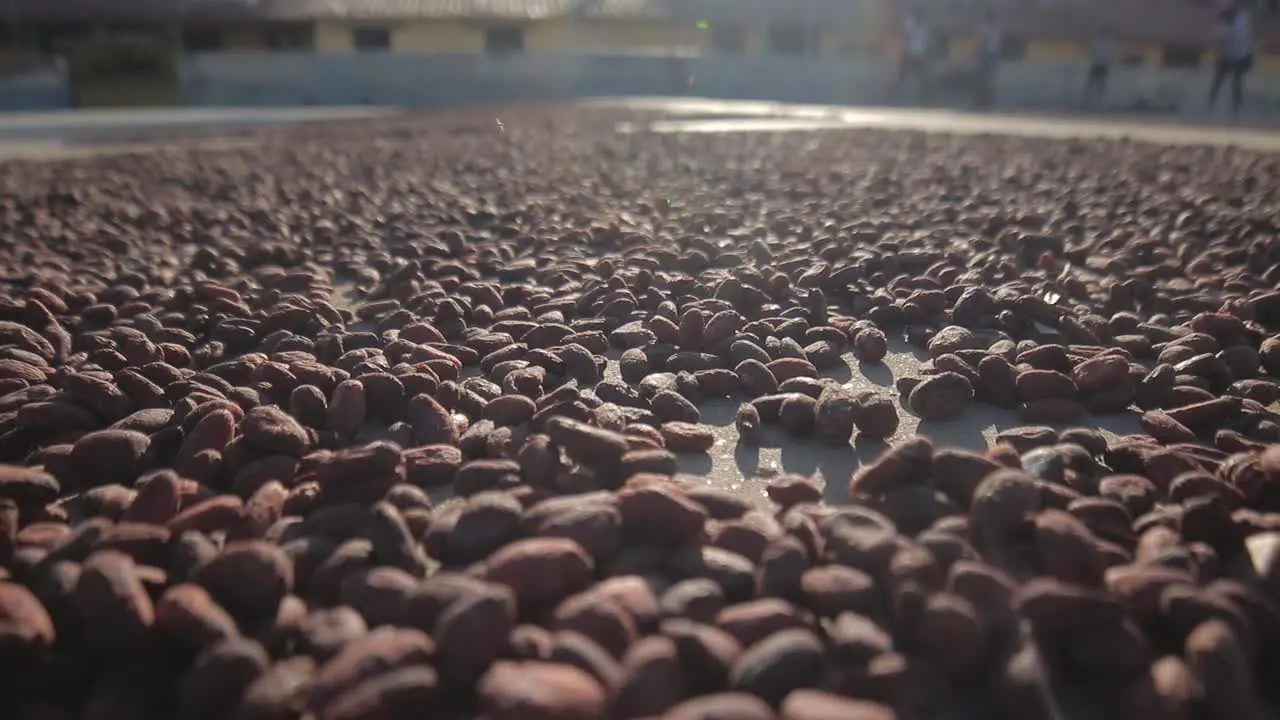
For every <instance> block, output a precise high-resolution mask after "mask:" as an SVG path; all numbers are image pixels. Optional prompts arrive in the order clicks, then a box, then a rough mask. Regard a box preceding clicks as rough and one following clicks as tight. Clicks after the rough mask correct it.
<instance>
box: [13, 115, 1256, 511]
mask: <svg viewBox="0 0 1280 720" xmlns="http://www.w3.org/2000/svg"><path fill="white" fill-rule="evenodd" d="M584 105H586V106H588V107H591V106H598V107H604V108H609V107H612V108H618V107H625V108H630V109H635V110H645V111H659V112H661V113H663V114H665V115H666V116H668V119H666V120H661V121H657V122H654V123H652V124H651V125H650V126H649V127H648V128H647V129H648V130H653V131H660V132H685V133H691V132H721V133H724V132H779V131H796V132H804V131H809V130H815V129H838V128H848V129H850V130H851V131H856V129H857V128H869V127H875V128H886V127H888V128H897V129H903V130H920V131H928V132H955V133H982V134H1014V135H1031V136H1041V137H1053V138H1065V137H1108V138H1118V137H1124V138H1130V139H1133V140H1139V141H1145V142H1155V143H1169V144H1212V145H1235V146H1241V147H1248V148H1251V149H1258V150H1280V132H1277V131H1276V130H1271V129H1268V128H1265V127H1259V126H1258V124H1256V123H1255V124H1253V125H1251V126H1245V125H1237V124H1229V123H1218V124H1206V123H1203V122H1200V123H1189V122H1179V121H1171V120H1165V119H1154V118H1153V119H1146V118H1142V119H1135V118H1131V117H1130V118H1108V117H1100V116H1090V117H1054V116H1037V115H1013V114H1004V113H963V112H951V111H942V110H910V109H897V108H891V109H886V108H841V107H820V106H804V105H782V104H777V103H763V102H734V101H719V100H698V99H688V98H676V99H670V98H665V99H664V98H641V99H629V100H598V101H591V102H587V103H584ZM383 112H393V111H386V110H371V109H369V108H328V109H317V108H280V109H269V110H264V109H235V108H232V109H220V110H194V109H193V110H185V109H184V110H155V111H149V110H148V111H129V112H118V113H112V112H98V113H47V114H40V115H14V116H8V117H3V116H0V157H10V158H13V157H22V158H26V159H31V158H39V157H58V156H62V155H65V154H66V153H67V152H86V151H88V152H93V151H97V150H102V149H103V148H102V147H99V148H96V149H95V148H94V146H93V140H94V139H97V138H100V139H102V140H103V141H104V142H109V141H115V142H114V143H112V144H109V145H106V146H105V149H106V150H107V151H118V150H126V151H137V150H139V149H145V147H146V145H145V143H142V144H140V142H141V141H140V140H139V139H140V138H142V137H145V136H146V134H147V133H149V132H157V133H160V134H162V135H164V134H166V133H171V132H172V131H175V130H182V129H184V128H185V129H192V130H195V129H199V130H200V131H201V132H202V133H205V134H208V133H209V131H211V130H216V129H217V128H224V129H226V130H234V129H239V128H243V127H246V126H251V125H264V124H279V123H291V122H300V121H316V120H338V119H343V120H350V119H356V118H360V117H371V116H375V115H377V114H380V113H383ZM618 129H619V131H620V132H634V131H636V130H640V129H645V128H637V127H634V126H629V125H626V124H624V125H622V126H620V127H619V128H618ZM121 138H124V139H127V140H131V141H134V142H131V143H125V144H120V143H119V140H120V139H121ZM212 141H213V140H211V139H209V138H203V139H202V140H201V142H212ZM232 142H234V140H233V141H232ZM160 146H161V147H163V144H161V145H160ZM0 168H3V165H2V164H0ZM924 359H925V356H924V354H923V353H922V352H920V351H917V350H913V349H912V348H910V347H908V346H907V345H906V343H905V342H904V341H902V340H900V339H892V340H891V343H890V353H889V355H888V356H887V357H886V358H885V361H884V363H883V364H876V365H867V364H864V363H859V362H858V361H857V360H856V359H854V358H853V357H852V356H851V355H845V357H844V366H843V367H841V368H839V369H838V370H837V371H836V372H833V373H828V374H827V376H828V377H832V378H834V379H835V380H837V381H839V382H841V383H842V384H846V385H848V386H849V387H852V388H856V389H861V388H872V389H877V390H880V391H882V392H885V393H888V394H889V395H891V396H893V397H895V399H896V400H897V401H898V402H899V405H898V409H899V415H900V417H901V424H900V426H899V429H898V433H897V435H896V436H895V437H894V438H893V440H895V441H896V440H898V439H901V438H904V437H908V436H911V435H914V434H916V433H920V434H924V435H928V436H929V437H930V438H932V439H933V441H934V443H935V444H938V445H950V446H959V447H965V448H970V449H977V450H981V449H983V448H985V447H986V446H987V445H988V444H989V443H990V442H992V441H993V440H994V439H995V436H996V434H997V433H998V432H999V431H1000V430H1002V429H1005V428H1010V427H1016V426H1019V425H1022V424H1023V423H1021V422H1020V421H1019V420H1018V419H1017V417H1016V416H1015V415H1014V414H1012V413H1009V412H1005V411H1001V410H998V409H996V408H993V407H991V406H988V405H982V404H975V405H973V406H971V407H970V409H969V410H968V411H966V412H965V414H964V415H963V416H962V417H961V418H957V419H955V420H951V421H948V422H941V423H926V424H921V423H920V422H919V421H918V419H917V418H916V417H914V416H912V415H910V414H909V413H907V412H906V411H905V410H904V409H902V407H901V402H900V401H901V398H897V393H896V392H895V390H894V388H893V382H894V379H895V378H897V377H900V376H902V375H913V374H918V373H919V370H920V367H921V365H922V364H923V361H924ZM616 373H617V364H616V362H611V363H610V375H611V376H612V377H615V378H616ZM737 405H738V401H736V400H734V401H730V400H721V401H714V402H710V403H706V404H703V405H702V406H700V410H701V412H702V419H703V422H705V423H707V424H708V425H711V426H713V427H715V429H716V435H717V439H716V443H715V446H714V447H712V449H711V451H710V453H709V454H708V455H687V456H683V457H682V458H681V467H682V471H683V473H684V474H686V475H688V476H690V477H694V478H699V479H700V481H701V482H706V483H707V484H709V485H714V486H717V487H722V488H725V489H728V490H733V491H735V492H740V493H743V494H745V495H748V496H751V497H753V498H762V497H763V492H764V485H765V482H766V481H767V478H769V477H772V476H774V475H777V474H779V473H784V472H785V473H798V474H802V475H815V476H818V477H820V478H821V479H822V480H824V481H826V483H827V488H828V497H829V498H831V499H832V500H835V501H840V500H841V499H842V498H843V497H845V496H846V495H847V493H848V488H847V485H848V479H849V477H850V476H851V475H852V474H853V472H854V471H855V470H856V469H857V467H858V465H859V464H860V463H861V462H864V461H867V460H870V459H872V458H874V457H875V456H876V455H877V454H879V453H880V452H881V451H882V450H883V449H884V448H885V447H886V446H885V444H884V443H879V442H871V443H868V442H866V441H855V442H854V443H853V444H852V445H849V446H845V447H830V446H824V445H819V444H816V443H813V442H808V441H800V440H796V439H795V438H789V437H787V436H786V435H785V434H783V433H782V432H781V431H780V430H778V429H777V428H776V427H771V428H767V430H766V434H765V442H764V443H763V445H762V446H761V447H749V446H744V445H740V444H739V443H738V438H737V433H736V432H735V431H734V427H733V417H734V413H735V411H736V409H737ZM1078 425H1081V426H1089V427H1096V428H1100V429H1101V430H1103V432H1105V433H1110V434H1119V435H1124V434H1129V433H1133V432H1137V431H1138V424H1137V417H1136V415H1134V414H1133V413H1128V414H1124V415H1115V416H1107V417H1094V418H1086V419H1084V420H1082V421H1081V422H1080V423H1078Z"/></svg>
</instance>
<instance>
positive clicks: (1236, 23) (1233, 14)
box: [1209, 2, 1253, 113]
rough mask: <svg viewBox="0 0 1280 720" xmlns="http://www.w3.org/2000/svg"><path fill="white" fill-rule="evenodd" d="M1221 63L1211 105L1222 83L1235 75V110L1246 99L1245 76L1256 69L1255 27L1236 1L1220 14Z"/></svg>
mask: <svg viewBox="0 0 1280 720" xmlns="http://www.w3.org/2000/svg"><path fill="white" fill-rule="evenodd" d="M1217 41H1218V65H1217V68H1216V69H1215V70H1214V73H1213V84H1212V85H1210V86H1209V107H1210V108H1211V109H1212V108H1213V107H1214V106H1215V105H1217V103H1218V92H1219V91H1220V90H1222V82H1223V81H1224V80H1226V79H1227V78H1228V77H1230V78H1231V111H1232V112H1233V113H1238V112H1240V106H1241V104H1242V103H1243V102H1244V76H1245V75H1247V74H1248V73H1249V71H1250V70H1252V69H1253V29H1252V28H1251V27H1250V26H1249V17H1248V15H1247V14H1246V13H1245V12H1244V10H1242V9H1240V7H1239V6H1238V5H1236V4H1235V3H1234V2H1233V3H1231V4H1230V5H1228V6H1227V7H1225V8H1223V9H1222V10H1221V11H1220V12H1219V13H1218V31H1217Z"/></svg>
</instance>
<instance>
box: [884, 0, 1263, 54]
mask: <svg viewBox="0 0 1280 720" xmlns="http://www.w3.org/2000/svg"><path fill="white" fill-rule="evenodd" d="M1277 2H1280V0H1253V1H1252V2H1249V1H1246V2H1245V3H1243V4H1244V5H1245V6H1246V7H1251V6H1252V7H1254V8H1256V9H1255V10H1254V33H1255V34H1256V36H1257V42H1258V49H1259V58H1258V67H1259V69H1260V70H1261V71H1262V72H1267V71H1280V15H1277V13H1276V12H1274V8H1275V7H1276V3H1277ZM903 3H909V5H910V7H915V8H919V9H920V10H921V12H922V13H923V14H925V15H926V16H928V17H929V18H930V19H931V20H932V21H933V22H934V27H935V29H936V33H937V35H938V36H939V38H940V40H939V42H940V43H941V44H943V45H944V46H945V47H946V54H947V55H948V56H949V57H951V58H954V59H963V58H968V57H971V56H972V53H973V52H974V48H975V46H976V36H977V28H978V25H979V23H980V22H981V16H982V13H983V12H984V11H985V10H986V9H987V8H989V7H995V8H998V10H999V13H1000V22H1001V25H1002V26H1003V29H1004V35H1005V39H1004V56H1005V59H1006V60H1008V61H1011V62H1018V61H1022V62H1029V63H1044V64H1052V63H1077V64H1080V65H1081V66H1087V63H1088V61H1089V53H1090V48H1091V47H1092V44H1093V41H1094V39H1095V38H1096V37H1097V36H1098V34H1099V33H1103V34H1106V35H1108V36H1109V37H1111V38H1113V39H1114V41H1115V52H1114V57H1115V59H1116V63H1117V64H1118V65H1121V66H1127V67H1130V68H1150V69H1165V70H1198V69H1206V68H1211V67H1212V66H1213V62H1214V56H1213V48H1214V39H1213V38H1214V36H1213V28H1214V26H1215V25H1214V23H1215V22H1216V13H1217V8H1218V7H1219V5H1220V0H994V1H989V0H894V8H895V11H897V12H900V11H901V9H902V7H903ZM1269 8H1271V9H1270V10H1269Z"/></svg>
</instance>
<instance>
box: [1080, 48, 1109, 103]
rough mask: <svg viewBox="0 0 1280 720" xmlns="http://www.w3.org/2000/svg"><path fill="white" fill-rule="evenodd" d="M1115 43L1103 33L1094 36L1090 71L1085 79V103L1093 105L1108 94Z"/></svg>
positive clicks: (1090, 56)
mask: <svg viewBox="0 0 1280 720" xmlns="http://www.w3.org/2000/svg"><path fill="white" fill-rule="evenodd" d="M1113 52H1114V45H1113V43H1112V42H1111V38H1110V37H1109V36H1108V35H1107V34H1105V33H1103V34H1100V35H1098V37H1096V38H1094V41H1093V47H1092V48H1091V49H1090V55H1089V73H1088V75H1087V76H1086V77H1085V80H1084V104H1085V105H1086V106H1089V105H1093V103H1094V102H1096V101H1100V100H1102V98H1103V96H1105V95H1106V94H1107V78H1108V77H1109V76H1110V75H1111V59H1112V53H1113Z"/></svg>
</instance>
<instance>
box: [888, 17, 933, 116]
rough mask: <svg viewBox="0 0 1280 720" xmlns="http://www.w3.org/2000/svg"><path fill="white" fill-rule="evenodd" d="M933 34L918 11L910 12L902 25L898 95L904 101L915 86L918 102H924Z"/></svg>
mask: <svg viewBox="0 0 1280 720" xmlns="http://www.w3.org/2000/svg"><path fill="white" fill-rule="evenodd" d="M931 43H932V34H931V33H930V31H929V26H928V25H927V24H925V22H924V20H923V19H922V18H921V17H920V13H919V11H917V10H914V9H912V10H908V11H907V15H906V17H905V18H903V23H902V55H901V57H900V58H899V60H898V81H897V85H896V88H897V95H898V99H899V100H903V99H904V96H905V95H906V93H907V88H908V85H914V89H915V96H916V100H917V101H919V100H923V99H924V97H925V95H926V94H927V93H926V85H927V84H928V63H929V46H930V44H931Z"/></svg>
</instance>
